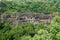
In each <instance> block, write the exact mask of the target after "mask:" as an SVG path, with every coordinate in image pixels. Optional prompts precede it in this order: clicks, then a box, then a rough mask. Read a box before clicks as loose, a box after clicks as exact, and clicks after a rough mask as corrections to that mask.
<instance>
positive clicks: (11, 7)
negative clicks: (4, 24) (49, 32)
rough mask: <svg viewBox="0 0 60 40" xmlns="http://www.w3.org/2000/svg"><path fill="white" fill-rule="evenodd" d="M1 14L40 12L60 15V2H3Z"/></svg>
mask: <svg viewBox="0 0 60 40" xmlns="http://www.w3.org/2000/svg"><path fill="white" fill-rule="evenodd" d="M0 4H3V5H5V6H0V11H1V13H9V14H11V13H21V12H39V13H45V14H46V13H59V12H60V0H37V1H36V0H30V1H28V0H20V2H16V0H15V1H1V2H0Z"/></svg>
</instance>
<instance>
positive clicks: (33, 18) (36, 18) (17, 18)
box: [0, 12, 60, 26]
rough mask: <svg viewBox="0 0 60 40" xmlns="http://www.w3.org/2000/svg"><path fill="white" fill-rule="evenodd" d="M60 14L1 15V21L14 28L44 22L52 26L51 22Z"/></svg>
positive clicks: (27, 13)
mask: <svg viewBox="0 0 60 40" xmlns="http://www.w3.org/2000/svg"><path fill="white" fill-rule="evenodd" d="M55 16H60V14H41V13H29V12H26V13H19V14H0V20H1V21H2V22H3V23H6V22H8V23H10V24H11V25H13V26H19V25H23V24H27V23H33V24H39V23H40V22H43V23H45V24H50V22H51V20H52V19H53V18H54V17H55Z"/></svg>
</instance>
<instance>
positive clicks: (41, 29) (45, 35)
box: [0, 17, 60, 40]
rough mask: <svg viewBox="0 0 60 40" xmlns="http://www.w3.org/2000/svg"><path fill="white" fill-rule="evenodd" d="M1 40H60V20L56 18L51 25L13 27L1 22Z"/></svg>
mask: <svg viewBox="0 0 60 40" xmlns="http://www.w3.org/2000/svg"><path fill="white" fill-rule="evenodd" d="M0 40H60V18H59V17H55V18H54V20H52V22H51V24H50V25H48V26H46V25H45V24H44V23H40V24H38V25H33V24H26V25H21V26H19V27H16V28H14V27H12V26H11V25H9V24H8V23H2V22H0Z"/></svg>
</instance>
